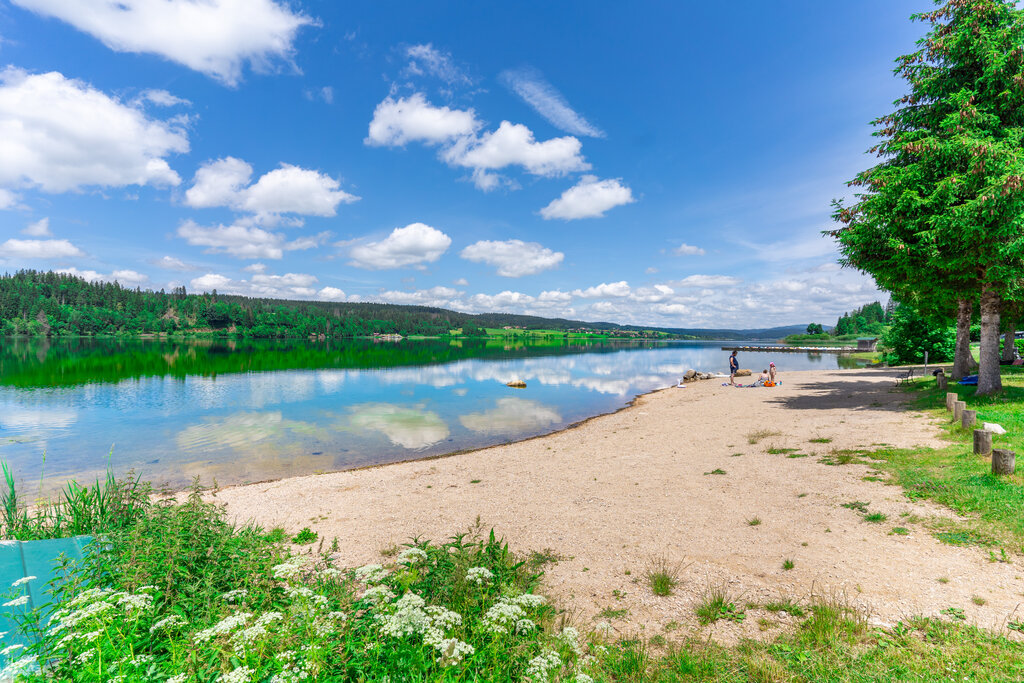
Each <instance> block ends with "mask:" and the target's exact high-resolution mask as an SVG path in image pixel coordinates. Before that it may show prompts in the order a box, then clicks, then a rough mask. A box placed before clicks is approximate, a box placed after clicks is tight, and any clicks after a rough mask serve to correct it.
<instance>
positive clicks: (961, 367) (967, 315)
mask: <svg viewBox="0 0 1024 683" xmlns="http://www.w3.org/2000/svg"><path fill="white" fill-rule="evenodd" d="M956 303H957V312H956V355H955V356H954V357H953V379H963V378H964V377H966V376H967V375H969V374H971V371H972V370H973V369H974V367H975V363H974V356H972V355H971V316H972V315H973V314H974V302H972V301H971V300H970V299H968V298H966V297H965V298H962V299H958V300H957V302H956Z"/></svg>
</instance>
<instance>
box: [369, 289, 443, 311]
mask: <svg viewBox="0 0 1024 683" xmlns="http://www.w3.org/2000/svg"><path fill="white" fill-rule="evenodd" d="M460 294H461V292H459V291H458V290H455V289H452V288H451V287H443V286H438V287H431V288H429V289H418V290H414V291H410V292H403V291H395V290H389V291H385V292H380V294H378V297H379V298H380V300H381V301H386V302H388V303H392V304H404V305H408V306H433V307H437V308H444V307H448V306H451V305H452V304H453V302H454V301H455V299H456V298H457V297H458V296H459V295H460Z"/></svg>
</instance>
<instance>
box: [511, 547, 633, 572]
mask: <svg viewBox="0 0 1024 683" xmlns="http://www.w3.org/2000/svg"><path fill="white" fill-rule="evenodd" d="M565 559H570V558H566V557H564V556H563V555H559V554H558V553H557V552H555V551H554V550H552V549H551V548H544V549H543V550H531V551H530V552H529V553H527V555H526V566H527V567H529V568H530V569H532V570H533V571H537V570H538V569H543V568H544V567H546V566H547V565H549V564H558V563H559V562H561V561H562V560H565ZM626 573H627V574H628V573H629V572H626Z"/></svg>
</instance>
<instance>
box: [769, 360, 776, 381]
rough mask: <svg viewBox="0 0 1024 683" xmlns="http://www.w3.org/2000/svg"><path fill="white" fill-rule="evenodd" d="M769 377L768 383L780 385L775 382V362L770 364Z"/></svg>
mask: <svg viewBox="0 0 1024 683" xmlns="http://www.w3.org/2000/svg"><path fill="white" fill-rule="evenodd" d="M768 376H769V377H768V381H769V382H771V383H772V384H778V382H776V381H775V363H774V362H773V363H769V364H768Z"/></svg>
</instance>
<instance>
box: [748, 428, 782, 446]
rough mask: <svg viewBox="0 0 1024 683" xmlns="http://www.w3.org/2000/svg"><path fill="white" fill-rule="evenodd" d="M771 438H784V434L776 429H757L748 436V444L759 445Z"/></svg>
mask: <svg viewBox="0 0 1024 683" xmlns="http://www.w3.org/2000/svg"><path fill="white" fill-rule="evenodd" d="M770 436H782V432H779V431H776V430H774V429H757V430H755V431H752V432H750V433H749V434H747V443H749V444H751V445H754V444H756V443H759V442H760V441H761V440H762V439H767V438H768V437H770Z"/></svg>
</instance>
